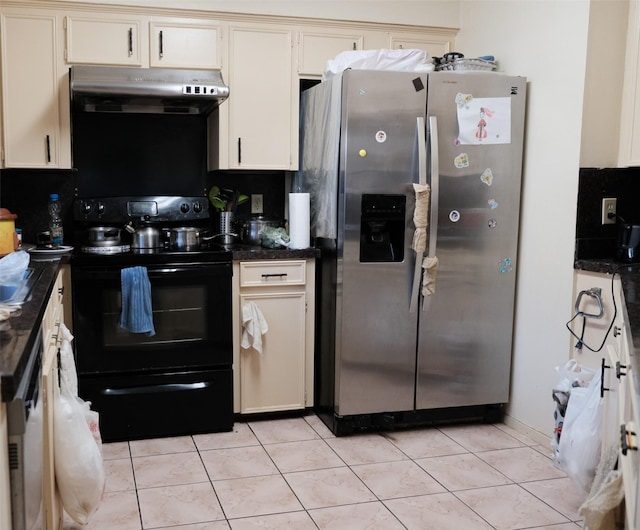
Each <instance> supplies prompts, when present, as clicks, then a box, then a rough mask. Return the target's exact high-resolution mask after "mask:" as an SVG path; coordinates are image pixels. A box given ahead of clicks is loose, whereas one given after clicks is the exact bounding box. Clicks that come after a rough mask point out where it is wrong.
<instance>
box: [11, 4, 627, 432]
mask: <svg viewBox="0 0 640 530" xmlns="http://www.w3.org/2000/svg"><path fill="white" fill-rule="evenodd" d="M74 1H76V0H74ZM89 1H97V0H89ZM611 1H616V0H611ZM118 3H121V4H125V5H159V6H162V5H165V6H171V7H175V1H174V0H148V1H145V0H119V1H118ZM609 3H610V2H609V1H604V0H593V1H591V2H590V1H589V0H571V1H564V2H557V1H552V0H519V1H510V2H509V1H504V0H499V1H493V0H473V1H472V0H461V1H429V0H425V1H421V2H417V1H397V0H396V1H389V2H382V1H376V0H371V1H357V0H353V1H350V0H343V1H333V0H295V1H279V0H262V1H249V0H235V1H233V2H231V1H228V2H209V1H207V0H183V2H181V4H180V5H181V6H184V7H187V8H198V9H215V10H225V11H235V12H253V13H264V14H275V15H287V16H315V17H325V18H335V19H345V20H363V21H379V22H396V23H410V24H424V25H433V26H447V27H460V28H461V29H460V33H459V36H458V38H457V48H458V50H459V51H462V52H464V53H465V54H467V55H469V56H473V55H485V54H493V55H495V56H496V57H497V58H498V59H499V64H500V69H501V70H503V71H507V72H509V73H513V74H519V75H524V76H526V77H527V78H528V112H527V120H528V122H527V134H526V145H525V162H524V164H525V167H524V182H523V196H522V221H521V226H520V234H521V245H520V253H519V257H518V260H519V273H518V285H517V307H516V324H515V336H514V349H513V351H514V362H513V384H512V396H511V403H510V405H509V409H508V418H507V419H508V421H510V422H512V423H513V424H514V425H516V424H517V425H519V426H520V427H522V428H523V429H525V430H526V429H531V430H532V431H533V432H537V433H539V434H540V435H541V436H550V433H551V432H552V429H553V420H552V412H553V409H554V406H553V403H552V401H551V398H550V389H551V388H552V386H553V384H554V383H555V379H556V377H555V371H554V368H555V366H557V365H561V364H564V362H566V360H567V359H568V355H569V351H570V349H571V347H570V340H569V336H568V333H567V331H566V329H565V327H564V323H565V322H566V321H567V320H568V319H569V318H570V317H571V310H572V304H573V300H572V283H573V257H574V248H575V235H576V233H575V227H576V198H577V195H578V175H579V168H580V139H581V127H582V120H583V99H584V98H583V94H584V88H585V87H584V85H585V72H586V67H587V53H588V51H587V48H588V46H587V42H588V32H589V16H590V8H591V5H592V4H593V5H594V6H603V5H604V4H609ZM602 44H603V45H604V44H605V43H602ZM590 45H593V43H592V42H591V43H590ZM610 60H613V61H618V60H621V59H620V58H619V57H612V58H610ZM601 68H602V75H603V76H606V73H607V65H606V64H603V65H601ZM3 180H4V176H3ZM3 186H4V183H3ZM34 189H36V188H31V191H32V192H33V190H34ZM265 203H266V199H265Z"/></svg>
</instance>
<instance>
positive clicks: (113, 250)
mask: <svg viewBox="0 0 640 530" xmlns="http://www.w3.org/2000/svg"><path fill="white" fill-rule="evenodd" d="M80 251H81V252H83V253H85V254H99V255H101V256H108V255H112V254H123V253H124V252H130V251H131V245H110V246H92V245H85V246H82V247H80Z"/></svg>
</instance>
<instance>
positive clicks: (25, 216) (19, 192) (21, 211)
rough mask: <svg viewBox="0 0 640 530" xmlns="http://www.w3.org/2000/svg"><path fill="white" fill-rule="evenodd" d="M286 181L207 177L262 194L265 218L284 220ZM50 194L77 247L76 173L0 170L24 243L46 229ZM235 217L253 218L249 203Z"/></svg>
mask: <svg viewBox="0 0 640 530" xmlns="http://www.w3.org/2000/svg"><path fill="white" fill-rule="evenodd" d="M285 181H286V178H285V172H283V171H253V172H248V171H226V172H225V171H216V172H211V173H209V174H208V175H207V184H208V186H207V189H209V188H210V187H211V186H213V185H217V186H220V187H222V188H229V189H232V190H238V191H239V192H240V193H244V194H246V195H251V194H252V193H260V194H262V195H263V204H264V215H265V216H269V217H272V218H274V219H284V215H285V213H284V212H285ZM50 193H58V194H59V195H60V201H61V202H62V221H63V227H64V231H65V244H69V245H73V244H76V242H75V241H73V236H74V234H73V218H72V210H71V209H72V204H73V199H74V198H75V186H74V172H73V170H51V169H45V170H32V169H4V170H2V171H0V206H1V207H3V208H8V209H9V210H10V211H11V212H12V213H15V214H16V215H17V216H18V218H17V219H16V228H22V231H23V241H25V242H27V243H33V242H35V241H36V234H37V233H38V232H40V231H42V230H46V229H47V226H48V211H47V204H48V202H49V194H50ZM212 212H213V209H212ZM236 216H237V218H238V219H240V220H242V219H245V218H248V217H250V216H251V207H250V201H249V202H247V203H245V204H243V205H240V206H239V207H238V210H237V214H236ZM212 223H213V221H212Z"/></svg>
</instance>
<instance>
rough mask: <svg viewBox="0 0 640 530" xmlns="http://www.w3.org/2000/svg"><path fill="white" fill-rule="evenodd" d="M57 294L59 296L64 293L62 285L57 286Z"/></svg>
mask: <svg viewBox="0 0 640 530" xmlns="http://www.w3.org/2000/svg"><path fill="white" fill-rule="evenodd" d="M58 294H59V295H60V296H62V295H63V294H64V287H59V288H58Z"/></svg>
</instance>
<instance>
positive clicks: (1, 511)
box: [0, 401, 11, 528]
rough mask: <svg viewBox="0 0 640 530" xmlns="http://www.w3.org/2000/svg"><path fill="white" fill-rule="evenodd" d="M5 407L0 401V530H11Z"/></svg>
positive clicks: (7, 436)
mask: <svg viewBox="0 0 640 530" xmlns="http://www.w3.org/2000/svg"><path fill="white" fill-rule="evenodd" d="M10 487H11V485H10V483H9V435H8V425H7V405H6V404H5V403H4V402H3V401H0V528H11V492H10V489H9V488H10Z"/></svg>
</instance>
